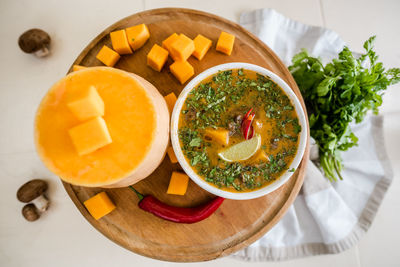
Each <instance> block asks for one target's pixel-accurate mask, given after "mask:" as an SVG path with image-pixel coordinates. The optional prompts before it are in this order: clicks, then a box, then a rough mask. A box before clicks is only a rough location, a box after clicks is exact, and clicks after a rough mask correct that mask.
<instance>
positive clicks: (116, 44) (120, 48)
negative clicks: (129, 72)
mask: <svg viewBox="0 0 400 267" xmlns="http://www.w3.org/2000/svg"><path fill="white" fill-rule="evenodd" d="M110 38H111V44H112V47H113V49H114V50H115V51H116V52H117V53H118V54H120V55H126V54H132V49H131V47H130V46H129V43H128V37H127V36H126V32H125V30H119V31H115V32H111V33H110Z"/></svg>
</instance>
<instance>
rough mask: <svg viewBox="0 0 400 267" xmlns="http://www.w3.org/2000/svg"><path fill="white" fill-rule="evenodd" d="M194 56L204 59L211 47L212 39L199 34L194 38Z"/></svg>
mask: <svg viewBox="0 0 400 267" xmlns="http://www.w3.org/2000/svg"><path fill="white" fill-rule="evenodd" d="M193 41H194V51H193V56H194V57H196V58H197V59H198V60H202V59H203V57H204V56H205V55H206V53H207V52H208V50H209V49H210V47H211V44H212V42H211V40H210V39H208V38H206V37H204V36H203V35H201V34H199V35H197V36H196V38H194V40H193Z"/></svg>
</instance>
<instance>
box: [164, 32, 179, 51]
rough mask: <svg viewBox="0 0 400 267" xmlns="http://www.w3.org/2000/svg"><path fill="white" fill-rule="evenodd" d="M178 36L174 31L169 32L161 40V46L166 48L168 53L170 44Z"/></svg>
mask: <svg viewBox="0 0 400 267" xmlns="http://www.w3.org/2000/svg"><path fill="white" fill-rule="evenodd" d="M178 38H179V35H178V34H176V33H173V34H171V35H170V36H169V37H168V38H167V39H165V40H164V41H162V47H163V48H165V49H167V50H168V52H169V53H171V44H172V43H173V42H175V41H176V40H177V39H178Z"/></svg>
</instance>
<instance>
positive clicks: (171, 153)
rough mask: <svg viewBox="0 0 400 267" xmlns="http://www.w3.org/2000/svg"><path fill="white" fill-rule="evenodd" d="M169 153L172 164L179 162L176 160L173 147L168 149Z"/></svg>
mask: <svg viewBox="0 0 400 267" xmlns="http://www.w3.org/2000/svg"><path fill="white" fill-rule="evenodd" d="M167 153H168V157H169V160H170V161H171V163H172V164H174V163H177V162H178V159H177V158H176V155H175V152H174V149H173V148H172V146H170V147H168V149H167Z"/></svg>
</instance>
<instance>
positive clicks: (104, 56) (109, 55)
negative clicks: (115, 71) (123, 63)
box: [96, 45, 120, 67]
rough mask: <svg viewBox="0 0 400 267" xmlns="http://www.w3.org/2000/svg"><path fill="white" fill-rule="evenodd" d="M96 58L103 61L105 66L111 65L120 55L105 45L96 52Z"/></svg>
mask: <svg viewBox="0 0 400 267" xmlns="http://www.w3.org/2000/svg"><path fill="white" fill-rule="evenodd" d="M96 58H97V59H98V60H100V61H101V62H103V63H104V64H105V65H106V66H109V67H113V66H114V65H115V63H117V61H118V60H119V58H120V55H119V54H118V53H117V52H115V51H114V50H112V49H111V48H109V47H108V46H106V45H105V46H103V48H102V49H101V50H100V52H99V53H98V54H97V56H96Z"/></svg>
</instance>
